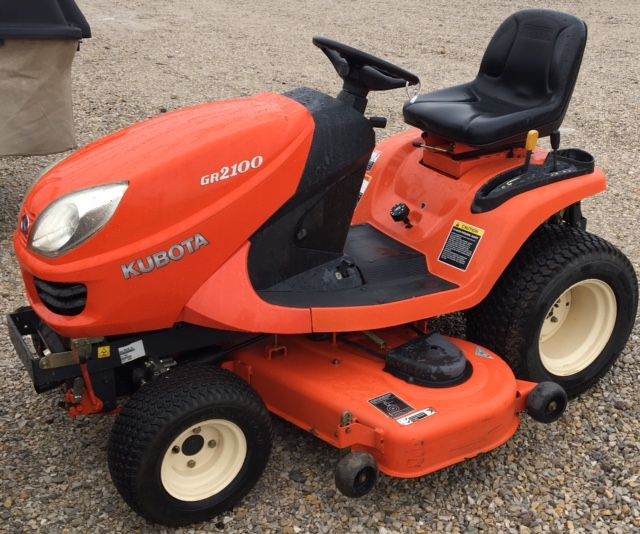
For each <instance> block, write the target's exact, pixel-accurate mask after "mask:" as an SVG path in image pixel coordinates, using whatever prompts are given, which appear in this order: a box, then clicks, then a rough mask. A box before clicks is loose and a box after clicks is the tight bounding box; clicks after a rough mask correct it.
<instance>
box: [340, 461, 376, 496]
mask: <svg viewBox="0 0 640 534" xmlns="http://www.w3.org/2000/svg"><path fill="white" fill-rule="evenodd" d="M377 480H378V463H377V462H376V460H375V458H374V457H373V456H371V455H370V454H369V453H368V452H350V453H349V454H347V455H346V456H344V457H343V458H342V459H341V460H340V461H339V462H338V465H336V487H337V488H338V489H339V490H340V493H342V494H343V495H346V496H347V497H351V498H354V499H357V498H358V497H363V496H364V495H366V494H367V493H369V492H370V491H371V490H372V489H373V486H375V485H376V482H377Z"/></svg>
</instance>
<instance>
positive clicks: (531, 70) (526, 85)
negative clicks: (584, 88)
mask: <svg viewBox="0 0 640 534" xmlns="http://www.w3.org/2000/svg"><path fill="white" fill-rule="evenodd" d="M586 39H587V27H586V25H585V24H584V22H582V21H581V20H580V19H578V18H576V17H574V16H573V15H568V14H566V13H560V12H557V11H550V10H547V9H526V10H524V11H519V12H517V13H514V14H513V15H511V16H510V17H509V18H507V20H505V21H504V22H503V23H502V24H501V25H500V27H499V28H498V30H497V31H496V33H495V35H494V36H493V38H492V39H491V42H490V43H489V46H488V47H487V50H486V52H485V54H484V57H483V59H482V63H481V65H480V71H479V72H478V75H477V77H476V79H475V80H473V81H472V82H470V83H467V84H463V85H457V86H455V87H450V88H448V89H443V90H441V91H436V92H434V93H429V94H425V95H419V96H418V97H417V98H413V99H411V100H410V101H409V102H407V103H406V104H405V106H404V110H403V111H404V118H405V121H406V122H408V123H409V124H411V125H413V126H417V127H418V128H420V129H422V130H423V131H426V132H431V133H434V134H436V135H438V136H440V137H444V138H446V139H448V140H451V141H455V142H460V143H465V144H467V145H471V146H478V147H483V148H490V147H497V146H515V145H517V144H519V143H521V142H523V141H524V139H525V138H526V135H527V132H528V130H530V129H536V130H538V131H539V133H540V136H541V137H544V136H546V135H549V134H550V133H551V132H552V131H553V130H555V129H556V128H559V127H560V124H562V120H563V118H564V115H565V113H566V111H567V107H568V105H569V101H570V99H571V94H572V92H573V87H574V85H575V81H576V78H577V76H578V71H579V69H580V63H581V61H582V54H583V52H584V47H585V44H586Z"/></svg>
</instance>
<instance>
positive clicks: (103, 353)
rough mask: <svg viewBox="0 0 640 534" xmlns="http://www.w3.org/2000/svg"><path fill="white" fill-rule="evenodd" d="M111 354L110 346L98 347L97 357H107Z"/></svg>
mask: <svg viewBox="0 0 640 534" xmlns="http://www.w3.org/2000/svg"><path fill="white" fill-rule="evenodd" d="M110 356H111V347H110V346H109V345H107V346H106V347H98V358H109V357H110Z"/></svg>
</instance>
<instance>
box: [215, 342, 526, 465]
mask: <svg viewBox="0 0 640 534" xmlns="http://www.w3.org/2000/svg"><path fill="white" fill-rule="evenodd" d="M378 334H379V335H381V336H382V337H383V338H384V339H385V341H387V342H388V343H389V345H390V346H397V345H398V344H400V343H402V342H404V341H406V340H407V339H406V337H407V333H406V330H404V331H401V329H396V330H395V331H384V332H378ZM450 341H452V342H453V343H455V344H456V345H457V346H458V347H460V349H462V350H463V351H464V353H465V355H466V357H467V358H468V359H469V361H470V362H471V364H472V365H473V374H472V376H471V377H470V378H469V379H468V380H467V381H466V382H465V383H463V384H461V385H458V386H455V387H450V388H428V387H422V386H418V385H412V384H408V383H407V382H404V381H403V380H400V379H399V378H396V377H394V376H392V375H390V374H389V373H386V372H383V370H382V369H383V367H384V361H383V359H381V358H376V357H375V356H372V355H369V354H367V353H365V352H363V351H360V350H357V349H354V348H352V347H350V346H348V345H345V344H341V343H338V344H336V345H333V344H332V343H331V342H330V341H326V342H315V343H314V342H312V341H309V340H308V339H305V338H299V337H288V336H287V337H279V338H278V343H279V344H280V345H281V346H283V347H286V350H280V351H278V352H272V353H271V354H269V349H270V348H271V343H272V341H271V340H269V341H265V342H264V343H259V344H256V345H253V346H251V347H249V348H246V349H242V350H241V351H238V352H236V353H234V356H233V360H232V361H231V362H228V363H227V364H225V367H227V368H229V369H231V370H232V371H234V372H236V373H237V374H238V375H240V376H241V377H243V378H244V379H245V380H247V381H248V382H249V383H250V384H251V386H252V387H253V388H255V389H256V391H257V392H258V393H259V394H260V396H261V397H262V399H263V400H264V401H265V403H266V405H267V407H268V408H269V410H270V411H271V412H273V413H275V414H277V415H279V416H280V417H282V418H284V419H286V420H288V421H290V422H292V423H294V424H295V425H297V426H299V427H300V428H302V429H304V430H307V431H309V432H311V433H312V434H314V435H315V436H317V437H319V438H321V439H322V440H324V441H326V442H327V443H329V444H331V445H333V446H335V447H339V448H346V447H351V448H352V449H353V450H366V451H368V452H370V453H371V454H372V455H373V456H374V457H375V458H376V460H377V462H378V465H379V467H380V470H381V471H383V472H384V473H386V474H388V475H391V476H395V477H418V476H422V475H425V474H427V473H431V472H433V471H436V470H438V469H442V468H444V467H447V466H449V465H452V464H455V463H458V462H461V461H463V460H465V459H468V458H472V457H474V456H477V455H478V454H481V453H483V452H487V451H490V450H492V449H494V448H496V447H498V446H499V445H501V444H503V443H504V442H506V441H507V440H508V439H509V438H510V437H511V436H512V435H513V433H514V432H515V431H516V429H517V428H518V425H519V421H520V419H519V416H518V413H519V412H521V411H523V410H524V406H525V402H526V397H527V395H528V394H529V392H530V391H531V390H532V389H533V387H534V386H535V384H532V383H530V382H524V381H517V380H516V379H515V378H514V376H513V373H512V372H511V370H510V368H509V367H508V365H507V364H506V363H505V362H504V361H503V360H501V359H500V358H499V357H498V356H496V355H494V354H492V353H490V352H489V351H486V350H484V351H482V352H481V354H482V356H478V355H477V354H476V349H477V346H476V345H474V344H472V343H468V342H466V341H461V340H456V339H451V340H450ZM386 393H394V394H395V395H396V396H397V397H399V398H400V399H402V400H403V401H404V402H406V403H407V404H409V405H410V406H411V407H412V408H413V410H412V411H411V412H408V413H407V414H405V416H406V415H411V414H413V413H416V412H419V411H421V410H424V409H427V408H431V409H432V410H433V411H435V414H433V415H430V416H426V417H424V418H423V419H420V420H417V421H416V422H414V423H412V424H409V425H407V426H403V425H401V424H400V423H399V420H401V418H393V417H390V416H388V415H385V414H384V413H383V412H381V411H380V410H379V409H377V408H375V407H374V406H373V405H372V404H371V403H370V402H369V401H370V400H372V399H374V398H376V397H379V396H381V395H384V394H386ZM344 412H350V414H351V415H352V417H353V423H351V424H343V421H342V417H343V414H344Z"/></svg>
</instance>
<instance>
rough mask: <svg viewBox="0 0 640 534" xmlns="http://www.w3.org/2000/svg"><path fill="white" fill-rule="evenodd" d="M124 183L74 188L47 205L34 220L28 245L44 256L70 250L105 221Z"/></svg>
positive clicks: (87, 237) (109, 217)
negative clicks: (72, 191) (71, 191)
mask: <svg viewBox="0 0 640 534" xmlns="http://www.w3.org/2000/svg"><path fill="white" fill-rule="evenodd" d="M127 187H128V184H127V182H121V183H116V184H107V185H100V186H98V187H91V188H89V189H83V190H82V191H76V192H75V193H70V194H68V195H65V196H63V197H62V198H59V199H58V200H56V201H55V202H53V203H52V204H50V205H49V206H48V207H47V208H46V209H45V210H44V211H43V212H42V213H41V214H40V216H39V217H38V218H37V219H36V222H35V225H34V227H33V231H32V233H31V239H30V240H29V247H30V248H31V249H32V250H33V251H35V252H37V253H38V254H41V255H43V256H48V257H57V256H62V255H63V254H66V253H67V252H69V251H71V250H73V249H74V248H76V247H77V246H78V245H80V244H81V243H83V242H85V241H86V240H87V239H89V238H90V237H91V236H92V235H94V234H95V233H96V232H98V231H99V230H100V229H101V228H102V227H103V226H104V225H105V224H107V223H108V222H109V220H110V219H111V217H112V216H113V214H114V213H115V211H116V208H117V207H118V204H120V201H121V200H122V197H123V195H124V193H125V191H126V190H127Z"/></svg>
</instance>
